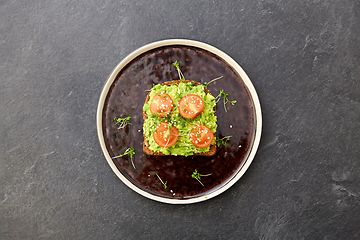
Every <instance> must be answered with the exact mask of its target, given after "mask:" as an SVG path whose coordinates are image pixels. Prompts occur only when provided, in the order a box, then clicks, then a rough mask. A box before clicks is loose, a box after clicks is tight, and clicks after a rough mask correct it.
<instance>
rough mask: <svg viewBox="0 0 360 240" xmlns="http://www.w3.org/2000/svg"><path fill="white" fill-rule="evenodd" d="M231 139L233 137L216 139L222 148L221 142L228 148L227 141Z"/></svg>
mask: <svg viewBox="0 0 360 240" xmlns="http://www.w3.org/2000/svg"><path fill="white" fill-rule="evenodd" d="M230 138H231V136H226V137H223V138H219V137H216V142H217V146H218V147H220V141H221V143H222V144H223V145H224V146H225V147H226V146H227V141H229V139H230Z"/></svg>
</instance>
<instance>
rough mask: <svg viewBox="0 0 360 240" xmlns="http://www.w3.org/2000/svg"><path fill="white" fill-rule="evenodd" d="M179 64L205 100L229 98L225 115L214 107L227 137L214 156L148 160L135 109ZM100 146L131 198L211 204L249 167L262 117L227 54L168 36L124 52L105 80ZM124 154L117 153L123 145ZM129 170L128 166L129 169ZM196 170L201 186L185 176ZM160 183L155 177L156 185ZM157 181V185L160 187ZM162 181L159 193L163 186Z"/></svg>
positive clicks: (244, 78) (220, 129) (173, 75)
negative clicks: (120, 121) (201, 87)
mask: <svg viewBox="0 0 360 240" xmlns="http://www.w3.org/2000/svg"><path fill="white" fill-rule="evenodd" d="M175 61H178V62H179V63H180V68H181V70H182V72H183V74H184V76H185V78H186V79H187V80H193V81H196V82H200V83H204V82H209V81H210V80H212V79H215V78H217V77H220V76H223V78H222V79H220V80H218V81H215V82H213V83H211V84H209V86H208V89H209V91H210V92H211V93H212V95H214V96H217V95H218V94H219V92H220V90H224V92H225V93H227V94H229V95H228V98H229V100H236V101H237V102H236V104H235V105H231V104H227V105H226V109H227V111H225V108H224V105H223V102H222V100H221V101H219V102H218V104H217V113H216V115H217V118H218V129H217V136H218V137H219V138H222V137H225V136H232V137H231V138H230V140H229V141H228V142H227V144H226V146H224V145H222V144H221V145H220V147H218V151H217V154H216V155H215V156H213V157H201V156H196V157H180V156H177V157H175V156H165V157H159V156H148V155H146V154H144V153H143V150H142V143H143V132H142V124H143V118H142V107H143V105H144V102H145V98H146V95H147V93H148V91H146V90H149V89H150V88H151V87H152V86H153V84H161V83H164V82H167V81H172V80H177V79H178V74H177V71H176V69H175V68H174V67H173V65H172V63H173V62H175ZM127 116H131V117H132V119H131V123H132V125H128V126H127V127H125V128H123V129H118V128H117V126H115V123H116V122H115V120H114V118H115V117H127ZM96 121H97V123H96V124H97V132H98V137H99V141H100V146H101V149H102V151H103V153H104V155H105V158H106V160H107V162H108V164H109V165H110V167H111V168H112V170H113V171H114V173H115V174H116V175H117V176H118V177H119V178H120V179H121V180H122V181H123V182H124V183H125V184H126V185H127V186H128V187H130V188H131V189H133V190H134V191H136V192H137V193H139V194H141V195H143V196H145V197H147V198H150V199H153V200H156V201H160V202H164V203H171V204H188V203H195V202H200V201H204V200H207V199H210V198H212V197H214V196H217V195H219V194H220V193H222V192H224V191H225V190H227V189H228V188H229V187H231V186H232V185H233V184H234V183H235V182H236V181H238V180H239V179H240V177H241V176H242V175H243V174H244V173H245V171H246V170H247V169H248V167H249V166H250V164H251V162H252V160H253V159H254V156H255V153H256V151H257V148H258V146H259V142H260V136H261V127H262V118H261V109H260V103H259V99H258V96H257V94H256V91H255V88H254V86H253V85H252V83H251V81H250V79H249V78H248V76H247V75H246V73H245V72H244V71H243V69H242V68H241V67H240V66H239V65H238V64H237V63H236V62H235V61H234V60H233V59H232V58H230V57H229V56H228V55H227V54H225V53H224V52H222V51H220V50H219V49H217V48H215V47H212V46H210V45H208V44H205V43H201V42H197V41H192V40H183V39H171V40H164V41H159V42H154V43H151V44H148V45H145V46H143V47H141V48H139V49H137V50H136V51H134V52H132V53H131V54H129V55H128V56H127V57H126V58H125V59H123V60H122V61H121V62H120V64H119V65H118V66H117V67H116V68H115V69H114V71H113V72H112V73H111V75H110V76H109V78H108V80H107V82H106V84H105V86H104V88H103V91H102V93H101V96H100V100H99V104H98V109H97V119H96ZM130 147H133V148H135V152H136V154H135V155H134V158H133V160H132V161H131V159H130V157H129V156H124V157H119V158H113V157H115V156H118V155H120V154H122V153H124V151H125V150H126V149H127V148H130ZM133 165H134V166H135V168H134V166H133ZM195 169H196V170H197V171H198V172H199V173H201V174H204V175H206V174H211V175H210V176H206V177H201V183H200V182H198V181H197V180H196V179H194V178H192V177H191V175H192V173H193V172H194V171H195ZM160 179H161V180H160ZM161 181H162V182H161ZM163 183H166V188H164V184H163Z"/></svg>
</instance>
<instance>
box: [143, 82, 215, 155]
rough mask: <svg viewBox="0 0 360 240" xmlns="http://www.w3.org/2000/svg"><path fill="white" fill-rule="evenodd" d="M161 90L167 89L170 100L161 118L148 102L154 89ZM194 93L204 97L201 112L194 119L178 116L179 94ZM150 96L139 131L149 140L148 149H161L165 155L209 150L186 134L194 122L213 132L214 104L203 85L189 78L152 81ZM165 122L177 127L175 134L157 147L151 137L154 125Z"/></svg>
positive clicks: (158, 150)
mask: <svg viewBox="0 0 360 240" xmlns="http://www.w3.org/2000/svg"><path fill="white" fill-rule="evenodd" d="M159 92H164V93H167V94H168V95H169V96H170V97H171V98H172V100H173V108H172V111H171V112H170V113H169V114H168V115H167V116H166V117H164V118H162V117H158V116H156V115H154V114H152V113H151V111H150V103H151V102H152V100H153V98H154V96H155V94H156V93H159ZM189 94H196V95H199V96H200V97H201V98H202V99H203V101H204V109H203V111H202V112H201V114H200V115H199V116H197V117H195V118H194V119H186V118H184V117H182V116H181V115H180V113H179V110H178V104H179V101H180V99H181V98H182V97H184V96H186V95H189ZM149 96H150V99H149V101H148V102H147V103H146V104H145V105H144V107H143V110H144V112H145V113H146V115H147V117H148V118H147V119H146V120H145V122H144V126H143V131H144V136H145V138H146V140H147V141H148V142H149V145H150V146H149V149H150V150H152V151H154V152H161V153H163V154H165V155H175V156H176V155H181V156H189V155H193V154H194V153H206V152H208V151H209V149H210V146H211V145H210V146H208V147H206V148H198V147H195V146H194V145H193V144H192V143H191V141H190V138H189V133H190V131H191V130H192V128H193V127H194V126H195V125H197V124H202V125H205V126H207V127H208V128H209V129H210V130H211V131H212V132H213V133H215V132H216V128H217V124H216V120H217V119H216V116H215V112H214V107H215V105H216V102H215V98H214V97H213V96H212V95H210V94H206V93H205V90H204V86H203V85H201V84H200V85H197V86H194V83H193V82H186V81H185V82H180V83H179V84H177V83H173V84H172V85H170V86H167V85H164V86H162V85H160V84H158V85H155V86H154V87H153V88H152V89H151V91H150V95H149ZM162 122H166V123H169V124H171V125H172V126H173V127H175V128H176V129H177V130H178V131H179V137H178V140H177V142H176V143H175V144H174V145H173V146H171V147H168V148H163V147H160V146H159V145H158V144H157V143H156V142H155V140H154V138H153V133H154V132H155V129H156V126H158V125H159V124H160V123H162ZM215 143H216V140H215V138H214V140H213V143H212V144H215Z"/></svg>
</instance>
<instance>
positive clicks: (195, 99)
mask: <svg viewBox="0 0 360 240" xmlns="http://www.w3.org/2000/svg"><path fill="white" fill-rule="evenodd" d="M178 108H179V113H180V115H181V116H183V117H184V118H195V117H197V116H198V115H199V114H200V113H201V112H202V110H203V109H204V101H203V100H202V99H201V97H200V96H199V95H196V94H189V95H186V96H185V97H183V98H181V100H180V102H179V106H178Z"/></svg>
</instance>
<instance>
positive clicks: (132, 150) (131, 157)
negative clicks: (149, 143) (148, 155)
mask: <svg viewBox="0 0 360 240" xmlns="http://www.w3.org/2000/svg"><path fill="white" fill-rule="evenodd" d="M125 155H130V159H131V164H132V165H133V167H134V169H136V167H135V164H134V160H133V156H134V155H135V149H134V148H133V147H131V148H128V149H126V150H125V152H124V153H123V154H120V155H119V156H116V157H113V159H114V158H119V157H123V156H125Z"/></svg>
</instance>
